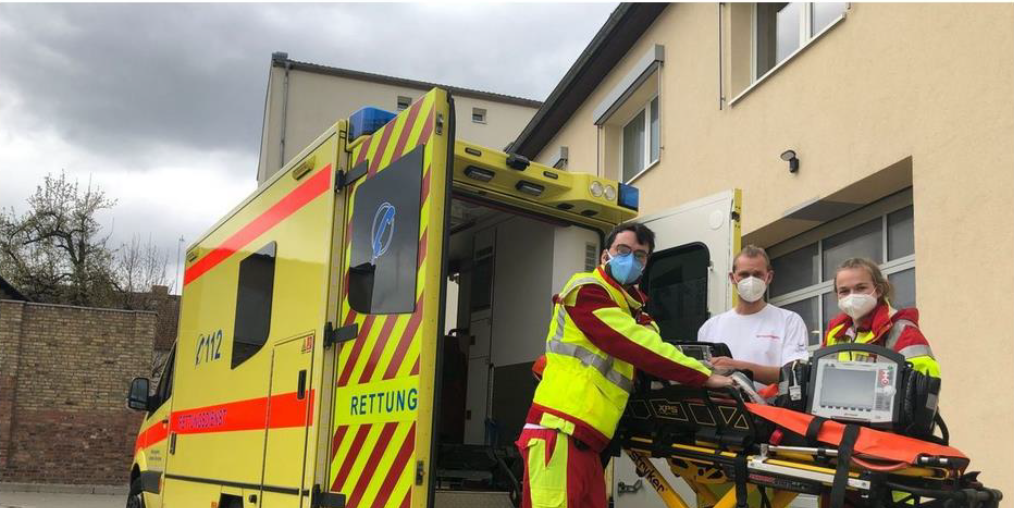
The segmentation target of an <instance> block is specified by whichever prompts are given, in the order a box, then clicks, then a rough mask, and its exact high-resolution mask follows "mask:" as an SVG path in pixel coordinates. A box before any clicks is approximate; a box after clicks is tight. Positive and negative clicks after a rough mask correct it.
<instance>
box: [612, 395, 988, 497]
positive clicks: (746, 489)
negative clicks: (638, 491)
mask: <svg viewBox="0 0 1014 508" xmlns="http://www.w3.org/2000/svg"><path fill="white" fill-rule="evenodd" d="M774 402H775V399H774V398H773V397H772V398H768V399H764V398H763V397H760V396H759V395H757V393H756V392H754V391H753V390H752V383H742V382H741V383H739V384H738V385H737V387H734V388H730V389H728V390H727V391H722V392H717V391H709V390H703V389H698V388H691V387H687V386H680V385H663V384H661V383H659V382H658V381H654V382H653V381H652V380H650V379H640V380H639V381H638V388H637V390H636V391H635V393H634V394H632V395H631V398H630V401H629V403H628V405H627V410H626V413H625V414H624V417H623V419H622V420H621V422H620V426H619V428H618V430H617V434H616V436H617V443H618V444H619V446H620V447H621V448H622V449H623V452H624V453H625V454H626V455H628V456H629V457H630V458H631V460H633V462H634V464H635V466H636V468H637V473H638V475H639V476H641V477H642V478H643V479H644V480H645V482H646V483H647V484H648V485H650V486H651V487H652V488H653V489H654V490H655V491H656V492H657V493H658V495H659V496H660V497H661V498H662V500H663V501H664V502H665V504H666V506H668V507H670V508H686V507H689V506H690V505H688V504H687V502H686V501H685V500H684V499H682V498H681V497H680V495H679V494H678V493H677V492H676V491H675V490H674V489H673V488H672V486H671V485H670V484H669V483H668V482H667V481H666V479H665V478H664V477H663V476H662V475H661V474H660V472H659V471H658V469H657V468H656V467H655V465H654V464H653V463H652V461H651V460H649V459H650V458H661V459H664V460H665V462H666V464H667V465H668V466H669V468H670V469H671V470H672V472H673V474H674V475H676V476H677V477H679V478H681V479H683V480H684V481H685V482H686V483H687V485H689V487H690V488H691V489H692V490H693V491H694V492H695V494H696V495H697V498H698V503H699V506H713V507H716V508H732V507H746V506H762V507H768V506H770V507H772V508H781V507H785V506H788V505H789V504H790V503H791V502H792V501H793V500H794V499H795V498H796V497H797V496H798V495H799V494H811V495H815V496H819V497H820V499H821V504H822V506H824V507H832V508H839V507H844V506H869V507H875V508H881V507H882V508H903V507H906V508H907V507H912V506H919V507H927V508H936V507H941V508H957V507H983V508H989V507H997V506H999V502H1000V500H1001V499H1002V497H1003V496H1002V494H1001V492H1000V491H999V490H996V489H990V488H987V487H986V486H984V485H982V483H980V482H979V481H978V479H977V474H978V473H975V472H969V471H968V470H967V469H968V466H969V463H970V460H969V459H968V457H966V456H965V455H964V454H962V453H961V452H960V451H959V450H957V449H955V448H953V447H950V446H948V445H947V444H946V442H947V435H946V433H947V431H946V427H945V426H944V427H943V429H942V432H943V436H942V437H939V438H927V439H917V438H914V437H909V436H903V435H899V434H895V433H892V432H888V431H884V430H877V429H874V428H870V427H868V426H861V425H855V424H849V423H848V422H846V423H840V422H837V421H834V420H831V419H826V420H825V419H823V418H819V417H814V416H812V415H810V414H806V413H805V412H801V411H798V410H796V409H798V408H793V409H789V408H785V407H778V406H776V405H772V404H773V403H774ZM940 422H941V423H942V420H941V421H940ZM730 483H731V484H733V485H734V487H733V488H731V489H729V490H728V491H727V492H725V493H724V494H722V495H718V494H715V493H714V492H715V491H714V490H713V489H711V488H708V487H709V486H714V485H719V484H730ZM719 490H720V489H719ZM748 500H749V501H748Z"/></svg>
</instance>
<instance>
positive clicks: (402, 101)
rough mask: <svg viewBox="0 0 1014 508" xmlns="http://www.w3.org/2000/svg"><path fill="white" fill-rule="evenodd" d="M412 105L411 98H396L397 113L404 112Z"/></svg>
mask: <svg viewBox="0 0 1014 508" xmlns="http://www.w3.org/2000/svg"><path fill="white" fill-rule="evenodd" d="M411 105H412V98H411V97H404V96H401V95H399V96H398V111H404V110H406V109H408V107H409V106H411Z"/></svg>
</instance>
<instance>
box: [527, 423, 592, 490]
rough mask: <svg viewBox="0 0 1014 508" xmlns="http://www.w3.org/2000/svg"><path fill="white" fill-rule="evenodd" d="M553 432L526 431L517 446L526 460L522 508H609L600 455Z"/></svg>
mask: <svg viewBox="0 0 1014 508" xmlns="http://www.w3.org/2000/svg"><path fill="white" fill-rule="evenodd" d="M578 443H579V442H578V441H575V440H574V438H572V437H571V436H568V435H567V434H564V433H562V432H558V431H556V430H554V429H525V430H523V431H521V437H520V438H519V439H518V442H517V443H516V444H517V445H518V449H519V450H520V451H521V456H522V457H524V460H525V479H524V494H523V497H522V501H521V507H522V508H606V506H607V504H608V503H607V500H606V480H605V476H604V475H603V471H602V462H601V461H600V460H599V454H598V453H596V452H595V451H594V450H592V449H590V448H588V447H587V446H584V445H580V444H578Z"/></svg>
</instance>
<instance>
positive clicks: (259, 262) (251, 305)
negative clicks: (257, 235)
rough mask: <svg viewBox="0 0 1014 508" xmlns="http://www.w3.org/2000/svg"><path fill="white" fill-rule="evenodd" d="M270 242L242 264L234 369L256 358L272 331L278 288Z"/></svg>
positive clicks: (240, 268)
mask: <svg viewBox="0 0 1014 508" xmlns="http://www.w3.org/2000/svg"><path fill="white" fill-rule="evenodd" d="M276 248H277V244H276V243H275V242H271V243H269V244H267V245H266V246H264V248H262V249H261V250H259V251H257V252H255V253H253V254H250V255H249V256H247V257H246V258H245V259H244V260H243V261H240V262H239V283H238V284H237V288H236V320H235V325H234V328H233V333H232V368H234V369H235V368H236V367H238V366H239V365H240V364H242V363H243V362H245V361H247V360H248V359H249V358H250V357H251V356H253V355H254V354H256V353H257V352H258V351H260V350H261V348H263V347H264V343H265V342H267V340H268V333H269V332H270V330H271V301H272V299H273V296H274V286H275V251H276Z"/></svg>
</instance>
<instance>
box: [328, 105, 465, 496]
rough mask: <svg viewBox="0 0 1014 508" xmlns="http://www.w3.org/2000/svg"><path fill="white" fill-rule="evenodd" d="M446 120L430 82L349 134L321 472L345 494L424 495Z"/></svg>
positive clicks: (439, 293)
mask: <svg viewBox="0 0 1014 508" xmlns="http://www.w3.org/2000/svg"><path fill="white" fill-rule="evenodd" d="M453 122H454V113H453V106H452V104H451V100H450V97H449V96H448V94H447V93H446V92H445V91H443V90H440V89H434V90H432V91H431V92H429V93H427V94H426V95H425V96H423V97H422V98H420V99H418V100H417V101H416V102H415V103H414V104H412V106H411V107H409V108H408V109H406V110H405V111H403V112H401V113H400V114H399V115H398V116H397V117H396V118H395V119H394V120H391V121H390V122H389V123H388V124H387V125H386V126H384V127H383V128H382V129H380V130H378V131H377V132H375V133H373V134H372V135H371V136H369V137H368V138H365V139H363V140H361V141H359V140H357V141H353V143H352V146H353V149H352V152H351V158H352V159H351V163H350V165H349V166H350V167H351V169H350V170H349V171H348V173H347V177H346V182H345V192H344V195H345V199H346V200H347V201H346V206H345V210H346V214H345V235H346V239H345V242H344V246H345V249H346V250H345V253H344V255H343V256H342V258H343V259H342V262H341V270H342V277H343V279H344V283H343V284H342V288H343V289H342V292H341V297H340V300H339V303H338V305H339V308H338V321H337V322H338V327H339V328H338V330H337V331H336V333H335V336H336V338H337V340H338V341H341V342H340V344H339V347H336V348H334V351H336V353H335V354H337V361H336V368H335V379H334V381H333V382H334V383H335V399H334V406H333V408H334V410H333V411H334V414H333V415H332V429H331V433H332V436H333V438H332V440H331V450H330V454H331V460H330V468H329V476H328V478H329V483H328V484H329V485H330V489H329V490H330V491H331V492H335V493H341V494H343V495H344V496H345V498H346V503H347V504H346V506H350V507H355V506H359V507H382V506H390V507H401V506H413V507H423V506H427V504H428V491H429V489H428V484H429V481H430V471H431V462H432V461H431V441H432V440H431V438H430V436H431V435H432V427H433V409H434V407H433V406H434V399H435V393H434V387H435V384H434V379H435V372H436V350H437V349H436V348H437V345H438V344H437V338H438V332H439V331H440V330H441V326H442V323H441V322H440V321H441V319H442V316H443V312H442V302H443V292H444V291H445V288H444V278H443V274H442V271H443V267H444V262H443V256H444V249H445V245H444V243H445V222H446V217H445V211H446V210H448V207H449V204H448V198H449V192H448V190H449V188H450V186H449V177H450V164H449V162H448V161H449V159H450V160H453V157H452V155H453V153H452V152H451V150H452V149H453V146H454V125H453Z"/></svg>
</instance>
